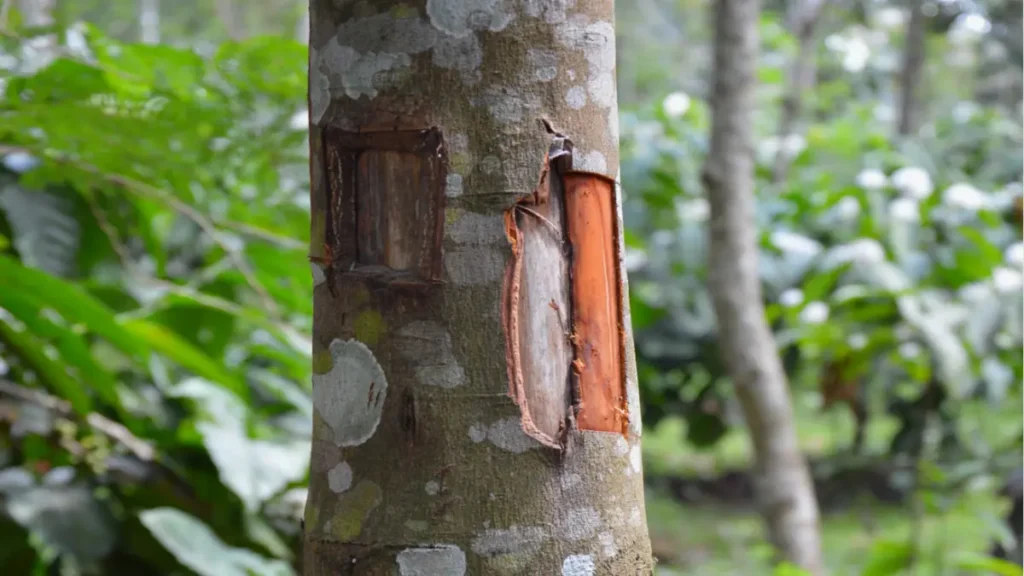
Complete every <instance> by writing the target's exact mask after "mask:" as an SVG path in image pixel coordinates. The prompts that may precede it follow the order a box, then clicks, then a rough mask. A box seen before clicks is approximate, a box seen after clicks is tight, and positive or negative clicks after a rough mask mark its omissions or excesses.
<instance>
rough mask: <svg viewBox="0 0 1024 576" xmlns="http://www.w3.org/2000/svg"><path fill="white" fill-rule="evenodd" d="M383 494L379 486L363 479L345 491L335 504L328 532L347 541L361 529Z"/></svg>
mask: <svg viewBox="0 0 1024 576" xmlns="http://www.w3.org/2000/svg"><path fill="white" fill-rule="evenodd" d="M383 497H384V494H383V492H381V489H380V486H377V485H376V484H374V483H373V482H370V481H368V480H363V481H361V482H359V483H358V484H356V487H355V488H353V489H352V490H350V491H348V492H345V493H344V494H342V496H341V497H340V498H339V499H338V500H337V503H336V504H335V507H334V508H335V510H336V513H335V515H334V517H333V518H331V520H330V526H329V532H330V534H331V536H334V537H335V538H336V539H337V540H338V541H340V542H349V541H351V540H353V539H355V538H356V537H358V536H359V534H361V533H362V531H363V523H364V522H366V520H367V519H368V518H369V516H370V513H371V512H373V510H374V508H376V507H377V506H379V505H380V503H381V500H382V499H383Z"/></svg>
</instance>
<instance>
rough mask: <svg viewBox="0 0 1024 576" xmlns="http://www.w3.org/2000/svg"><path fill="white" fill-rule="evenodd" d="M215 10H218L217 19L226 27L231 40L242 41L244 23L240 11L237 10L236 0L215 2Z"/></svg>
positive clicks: (215, 0)
mask: <svg viewBox="0 0 1024 576" xmlns="http://www.w3.org/2000/svg"><path fill="white" fill-rule="evenodd" d="M214 8H215V9H216V10H217V18H218V19H219V20H220V21H221V24H223V25H224V30H225V31H227V33H228V38H230V39H231V40H240V39H241V38H242V36H243V33H242V32H243V30H244V28H243V27H242V22H241V21H240V20H239V18H240V16H239V14H238V10H235V2H234V0H214Z"/></svg>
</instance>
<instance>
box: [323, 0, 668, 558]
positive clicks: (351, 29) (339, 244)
mask: <svg viewBox="0 0 1024 576" xmlns="http://www.w3.org/2000/svg"><path fill="white" fill-rule="evenodd" d="M373 6H374V8H367V3H338V2H335V1H332V0H313V1H312V2H311V18H310V20H311V30H310V50H309V52H310V75H309V77H310V85H309V92H310V96H309V98H310V133H311V135H310V141H311V159H312V160H311V180H312V200H311V202H312V240H311V247H310V248H311V258H312V260H313V261H314V265H313V274H314V278H315V280H316V282H315V283H316V288H315V291H314V308H315V318H314V345H313V346H314V360H313V362H314V372H315V373H316V375H315V376H314V404H315V407H316V410H315V415H314V432H313V434H314V439H313V454H312V464H311V473H310V489H309V499H308V502H307V506H306V519H305V552H304V567H305V571H306V574H307V575H326V574H330V575H332V576H334V575H337V574H358V575H368V574H394V573H395V572H396V568H397V573H398V574H400V575H425V574H430V575H438V576H441V575H445V576H448V575H456V576H460V575H462V574H474V575H475V574H487V575H499V576H500V575H503V574H509V575H512V574H516V575H518V574H543V575H548V574H562V575H568V576H585V575H592V574H602V575H604V574H607V575H615V576H633V575H645V576H646V575H649V574H651V572H652V558H651V553H650V543H649V541H648V537H647V530H646V515H645V511H644V499H643V480H642V478H643V475H642V469H641V462H640V430H641V425H640V410H639V398H638V396H637V383H636V372H635V360H634V355H633V343H632V334H631V330H630V319H629V308H628V302H629V301H628V290H627V287H626V282H625V280H626V277H625V269H624V267H623V265H622V261H621V258H620V255H621V252H622V251H623V248H622V238H621V234H620V233H619V231H620V229H621V216H620V214H619V213H618V210H619V206H620V202H619V198H618V187H617V186H616V185H615V179H614V178H615V176H616V175H617V167H618V116H617V110H616V99H615V34H614V27H613V3H612V1H611V0H580V1H578V2H576V3H575V4H574V5H573V4H572V3H567V2H541V1H533V0H530V1H526V2H522V3H515V4H513V3H509V2H496V1H481V2H465V1H455V0H420V1H418V2H412V3H398V2H377V3H374V4H373ZM580 169H584V170H590V171H592V173H590V172H574V170H580ZM570 272H571V273H572V276H571V277H570Z"/></svg>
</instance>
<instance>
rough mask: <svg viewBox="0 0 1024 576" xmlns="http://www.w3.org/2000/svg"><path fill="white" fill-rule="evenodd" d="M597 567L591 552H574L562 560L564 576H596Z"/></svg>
mask: <svg viewBox="0 0 1024 576" xmlns="http://www.w3.org/2000/svg"><path fill="white" fill-rule="evenodd" d="M596 569H597V567H596V566H595V565H594V559H593V558H592V557H591V556H590V555H589V554H573V555H572V556H568V557H566V559H565V561H564V562H562V576H594V570H596Z"/></svg>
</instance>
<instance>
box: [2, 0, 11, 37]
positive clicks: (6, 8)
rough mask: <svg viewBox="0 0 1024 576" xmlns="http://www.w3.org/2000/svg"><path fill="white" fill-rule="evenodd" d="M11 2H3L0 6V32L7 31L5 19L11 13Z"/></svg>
mask: <svg viewBox="0 0 1024 576" xmlns="http://www.w3.org/2000/svg"><path fill="white" fill-rule="evenodd" d="M12 3H13V0H4V3H3V4H2V5H0V30H3V31H5V32H6V31H7V17H8V15H9V14H10V13H11V4H12Z"/></svg>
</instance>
